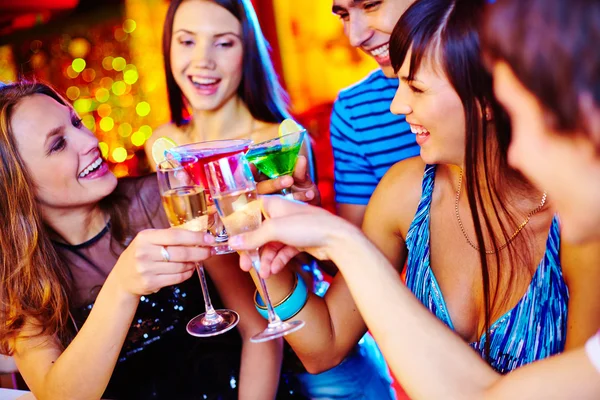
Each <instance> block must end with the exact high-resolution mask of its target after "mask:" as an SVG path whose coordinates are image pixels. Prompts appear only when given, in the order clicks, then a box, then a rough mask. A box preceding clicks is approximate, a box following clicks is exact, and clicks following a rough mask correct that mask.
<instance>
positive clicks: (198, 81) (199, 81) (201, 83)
mask: <svg viewBox="0 0 600 400" xmlns="http://www.w3.org/2000/svg"><path fill="white" fill-rule="evenodd" d="M188 78H189V80H190V82H192V85H194V86H195V87H197V88H199V89H204V88H209V87H211V86H214V85H216V84H217V83H219V82H221V79H219V78H200V77H197V76H189V77H188Z"/></svg>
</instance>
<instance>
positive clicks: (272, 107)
mask: <svg viewBox="0 0 600 400" xmlns="http://www.w3.org/2000/svg"><path fill="white" fill-rule="evenodd" d="M184 1H186V0H172V1H171V3H170V4H169V9H168V10H167V16H166V18H165V24H164V28H163V41H162V46H163V60H164V64H165V74H166V79H167V93H168V97H169V108H170V110H171V122H172V123H174V124H175V125H177V126H182V125H185V124H186V123H187V122H188V120H187V118H186V116H187V115H189V110H188V102H187V100H186V98H185V96H184V95H183V92H182V91H181V89H180V88H179V86H178V85H177V82H175V77H174V76H173V69H172V67H171V42H172V39H173V20H174V19H175V13H176V12H177V9H178V8H179V6H180V5H181V3H183V2H184ZM208 1H212V2H213V3H215V4H217V5H219V6H221V7H223V8H224V9H226V10H227V11H229V12H230V13H231V14H233V16H234V17H236V18H237V19H238V21H240V24H241V25H242V46H243V48H244V55H243V59H242V69H243V71H242V80H241V82H240V86H239V87H238V91H237V95H238V96H239V98H240V99H242V101H243V102H244V103H245V104H246V106H247V107H248V109H249V111H250V113H251V114H252V116H253V117H254V118H256V119H257V120H259V121H264V122H281V121H283V120H284V119H286V118H289V113H288V110H287V99H288V96H287V94H286V93H285V91H284V90H283V88H282V87H281V85H280V83H279V80H278V78H277V74H276V73H275V69H274V68H273V63H272V62H271V58H270V57H269V45H268V43H267V40H266V39H265V37H264V35H263V33H262V30H261V29H260V25H259V24H258V18H257V17H256V13H255V12H254V8H253V7H252V3H251V2H250V0H208Z"/></svg>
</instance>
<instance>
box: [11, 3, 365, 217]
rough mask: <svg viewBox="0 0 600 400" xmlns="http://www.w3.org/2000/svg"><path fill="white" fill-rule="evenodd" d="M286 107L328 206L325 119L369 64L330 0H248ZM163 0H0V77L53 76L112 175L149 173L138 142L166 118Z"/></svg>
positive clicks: (50, 78)
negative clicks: (302, 133)
mask: <svg viewBox="0 0 600 400" xmlns="http://www.w3.org/2000/svg"><path fill="white" fill-rule="evenodd" d="M253 4H254V6H255V9H256V11H257V14H258V17H259V20H260V23H261V26H262V28H263V31H264V33H265V36H266V37H267V39H268V41H269V42H270V44H271V50H272V52H271V55H272V58H273V61H274V64H275V66H276V69H277V72H278V75H279V77H280V80H281V83H282V84H283V86H284V87H285V88H286V89H287V91H288V93H289V94H290V100H291V102H290V105H291V111H292V113H293V114H294V116H295V117H296V118H297V119H298V120H299V121H300V122H302V123H303V124H304V125H305V126H306V127H307V128H308V130H309V132H310V133H311V135H312V138H313V141H314V144H315V152H316V156H317V157H316V158H317V162H318V169H319V175H320V176H319V178H320V186H321V188H322V192H323V197H324V199H325V201H326V204H325V205H326V206H328V207H330V206H331V205H332V196H331V194H332V179H333V178H332V175H333V172H332V171H333V162H332V158H331V149H330V147H329V134H328V125H329V116H330V111H331V105H332V102H333V100H335V97H336V95H337V93H338V91H339V90H340V89H342V88H344V87H346V86H348V85H350V84H352V83H354V82H356V81H358V80H360V79H362V78H363V77H364V76H365V75H366V74H367V73H368V72H369V71H371V70H373V69H375V68H376V65H375V64H374V62H373V61H372V60H371V59H368V58H367V57H366V56H364V55H363V54H362V53H360V52H359V51H358V50H356V49H354V48H352V47H351V46H350V45H349V43H348V40H347V38H346V37H345V36H344V33H343V30H342V24H341V22H340V21H338V19H337V17H336V16H334V15H333V14H332V13H331V0H311V1H290V0H253ZM167 6H168V0H103V1H95V0H21V1H13V0H0V81H2V82H7V81H13V80H15V79H17V78H19V77H27V78H32V77H35V78H37V79H41V80H44V81H48V82H50V83H52V84H53V85H54V86H55V87H56V88H58V89H59V90H60V91H61V92H62V93H63V94H64V95H65V96H66V97H67V98H68V99H69V100H70V101H71V102H73V104H74V107H75V109H76V110H77V112H78V113H79V114H80V116H81V117H82V118H83V123H84V124H85V125H86V126H87V127H88V128H89V129H90V130H92V131H93V132H94V133H95V134H96V135H97V137H98V138H99V140H100V142H101V143H100V146H101V150H102V153H103V154H104V156H105V157H106V158H107V159H108V161H109V162H110V165H111V168H112V170H113V171H114V172H115V174H116V175H117V176H127V175H140V174H144V173H146V172H148V171H149V168H148V161H147V160H146V158H145V155H144V151H143V145H144V142H145V141H146V140H147V139H148V138H149V137H150V135H151V134H152V130H153V129H155V128H156V127H158V126H159V125H161V124H163V123H165V122H167V121H168V120H169V110H168V104H167V95H166V87H165V78H164V69H163V61H162V50H161V35H162V25H163V20H164V17H165V14H166V10H167Z"/></svg>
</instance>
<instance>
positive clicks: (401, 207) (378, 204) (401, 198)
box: [367, 157, 425, 236]
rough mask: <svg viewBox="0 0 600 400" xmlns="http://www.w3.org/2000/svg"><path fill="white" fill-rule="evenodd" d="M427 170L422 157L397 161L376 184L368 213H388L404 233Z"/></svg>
mask: <svg viewBox="0 0 600 400" xmlns="http://www.w3.org/2000/svg"><path fill="white" fill-rule="evenodd" d="M424 171H425V163H424V162H423V160H422V159H421V157H412V158H409V159H406V160H402V161H400V162H398V163H396V164H394V165H393V166H392V167H391V168H390V169H389V171H388V172H387V173H386V174H385V175H384V177H383V178H382V179H381V181H380V182H379V184H378V185H377V188H376V189H375V192H374V193H373V196H372V197H371V201H369V205H368V206H367V213H371V214H372V213H376V214H382V215H383V216H385V215H387V216H388V218H390V220H393V221H394V223H395V224H397V226H398V227H399V229H400V230H401V233H402V234H403V236H404V234H405V233H406V231H407V230H408V227H409V226H410V223H411V222H412V220H413V217H414V215H415V212H416V210H417V207H418V205H419V200H420V199H421V192H422V190H421V182H422V180H423V173H424Z"/></svg>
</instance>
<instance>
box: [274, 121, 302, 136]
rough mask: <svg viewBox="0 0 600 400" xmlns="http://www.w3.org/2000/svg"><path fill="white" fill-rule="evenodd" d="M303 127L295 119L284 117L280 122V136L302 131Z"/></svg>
mask: <svg viewBox="0 0 600 400" xmlns="http://www.w3.org/2000/svg"><path fill="white" fill-rule="evenodd" d="M301 130H302V127H301V126H300V125H298V123H297V122H296V121H294V120H293V119H290V118H288V119H284V120H283V121H281V124H279V137H282V136H285V135H289V134H290V133H294V132H298V131H301Z"/></svg>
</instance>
